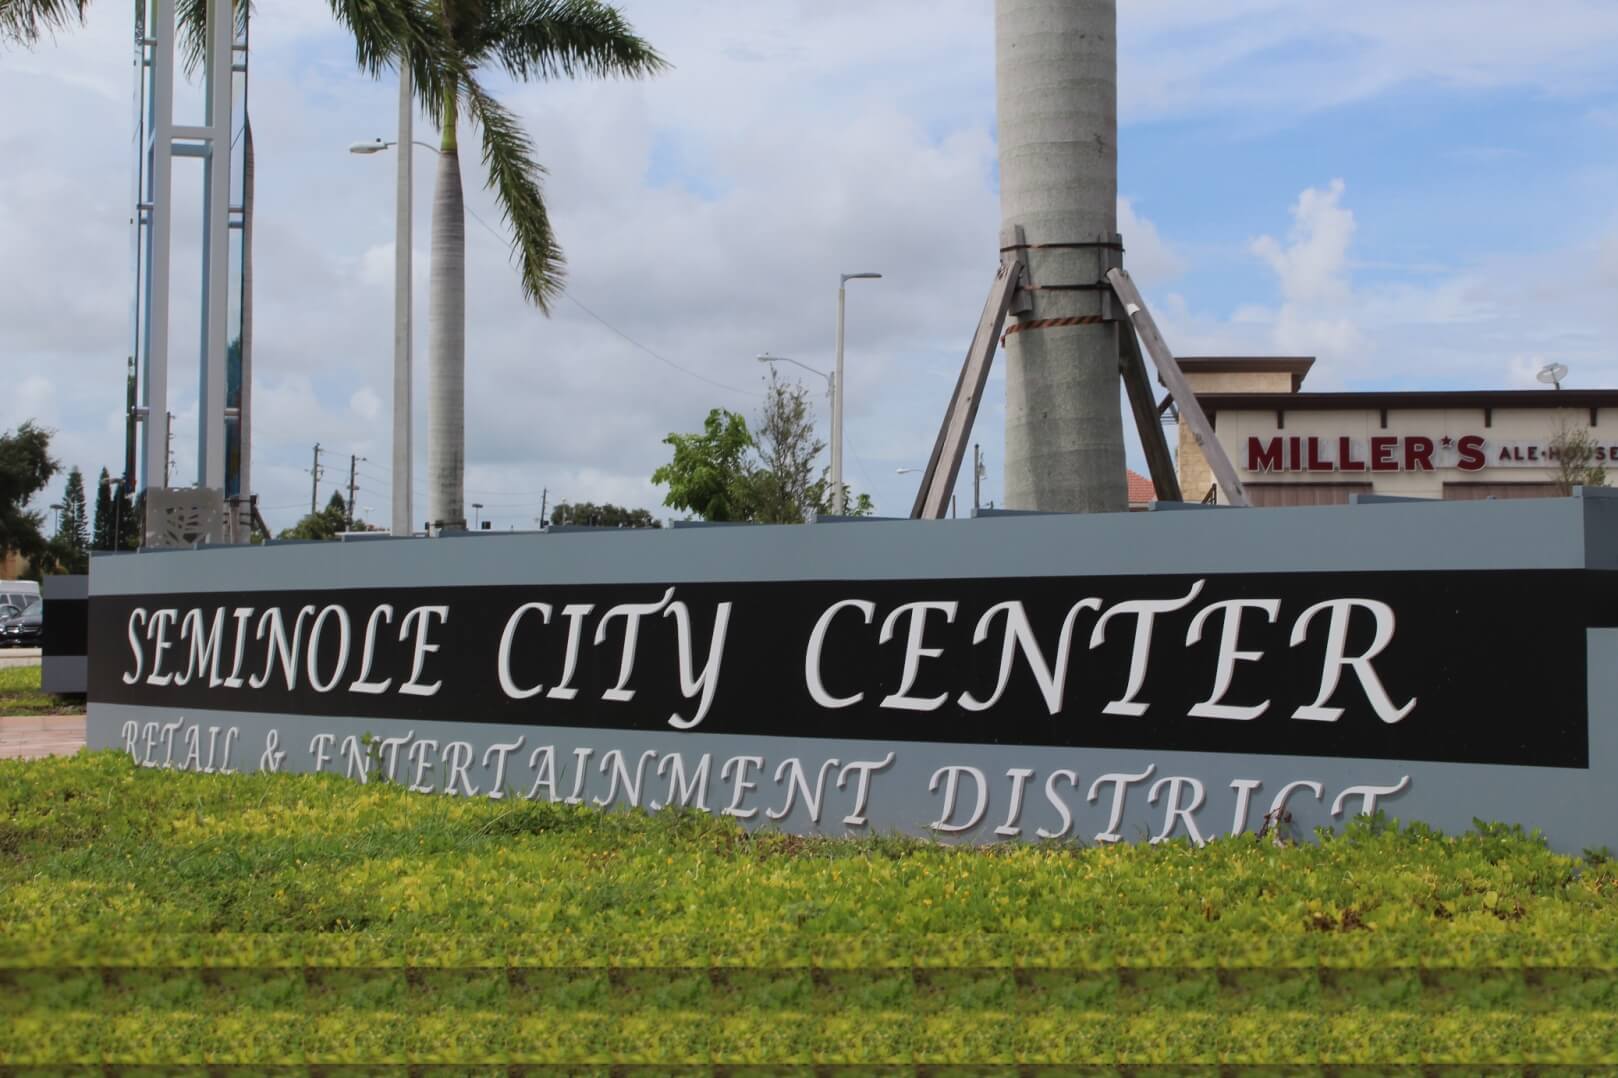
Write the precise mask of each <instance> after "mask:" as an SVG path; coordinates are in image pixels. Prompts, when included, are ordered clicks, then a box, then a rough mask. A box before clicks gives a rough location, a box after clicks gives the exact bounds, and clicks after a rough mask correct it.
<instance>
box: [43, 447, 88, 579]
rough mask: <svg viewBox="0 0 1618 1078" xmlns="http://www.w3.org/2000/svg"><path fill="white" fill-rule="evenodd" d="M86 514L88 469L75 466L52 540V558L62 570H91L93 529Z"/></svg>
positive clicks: (65, 490)
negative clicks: (86, 477)
mask: <svg viewBox="0 0 1618 1078" xmlns="http://www.w3.org/2000/svg"><path fill="white" fill-rule="evenodd" d="M85 516H86V513H85V508H84V473H83V472H81V471H79V470H78V469H77V468H73V469H71V470H69V471H68V473H67V486H66V487H65V488H64V489H63V491H62V512H61V515H60V516H58V517H57V521H56V535H55V536H54V537H53V538H52V539H51V542H50V556H51V559H52V560H53V561H55V562H56V567H57V569H59V570H60V571H61V572H64V573H86V572H89V571H90V529H89V526H88V524H87V523H86V521H85Z"/></svg>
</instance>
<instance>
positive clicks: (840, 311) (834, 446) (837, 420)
mask: <svg viewBox="0 0 1618 1078" xmlns="http://www.w3.org/2000/svg"><path fill="white" fill-rule="evenodd" d="M881 276H882V275H881V274H880V273H844V274H840V275H839V278H838V281H837V365H836V367H834V368H833V370H832V377H831V511H832V512H833V513H834V514H836V515H837V516H842V515H843V510H844V508H845V506H844V504H843V317H844V312H845V310H846V308H847V301H848V282H849V281H856V280H858V281H864V280H875V279H876V278H879V277H881Z"/></svg>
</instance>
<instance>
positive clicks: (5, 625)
mask: <svg viewBox="0 0 1618 1078" xmlns="http://www.w3.org/2000/svg"><path fill="white" fill-rule="evenodd" d="M44 636H45V604H44V603H43V602H41V601H40V600H39V599H37V598H36V599H34V600H33V601H32V602H31V603H29V604H28V605H27V606H25V607H23V608H22V610H21V611H20V612H19V613H16V614H13V615H12V616H11V617H8V618H5V619H4V620H0V646H3V647H8V648H34V647H38V646H39V642H40V640H41V639H42V638H43V637H44Z"/></svg>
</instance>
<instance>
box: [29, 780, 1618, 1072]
mask: <svg viewBox="0 0 1618 1078" xmlns="http://www.w3.org/2000/svg"><path fill="white" fill-rule="evenodd" d="M1615 1012H1618V871H1615V866H1614V865H1613V864H1612V863H1611V862H1609V861H1607V860H1605V859H1603V858H1602V857H1600V856H1598V855H1594V854H1592V855H1590V856H1589V857H1587V858H1584V859H1580V858H1569V857H1564V856H1560V855H1557V854H1554V853H1552V852H1550V851H1549V850H1547V849H1546V848H1545V847H1544V845H1543V844H1542V843H1540V842H1538V841H1537V840H1535V839H1534V838H1532V837H1531V836H1524V835H1522V834H1521V833H1520V832H1514V831H1509V830H1505V829H1501V828H1486V829H1484V830H1483V831H1482V832H1481V833H1474V834H1470V835H1465V836H1456V837H1446V836H1442V835H1438V834H1436V833H1433V832H1431V831H1428V830H1426V829H1423V828H1420V827H1407V828H1400V827H1397V826H1392V825H1389V824H1386V823H1384V822H1382V821H1375V822H1373V821H1362V822H1360V823H1358V824H1356V825H1355V826H1353V827H1351V828H1350V829H1349V830H1348V833H1347V834H1344V835H1339V836H1335V837H1329V838H1326V839H1325V840H1323V841H1321V842H1319V843H1318V844H1309V845H1299V846H1290V847H1285V848H1277V847H1275V846H1272V845H1270V844H1269V843H1267V842H1261V841H1259V840H1256V839H1252V838H1243V839H1235V840H1221V841H1219V842H1216V843H1214V844H1212V845H1210V846H1208V847H1207V848H1204V849H1200V850H1197V849H1192V848H1190V847H1189V846H1187V845H1183V844H1182V845H1163V846H1157V847H1149V846H1127V847H1099V848H1094V847H1092V848H1083V847H1078V846H1002V847H995V848H992V849H983V850H974V849H957V848H948V847H943V846H939V845H935V844H931V843H927V842H921V841H915V840H908V839H897V838H873V839H862V840H857V841H854V840H805V839H800V838H792V837H787V836H781V835H773V834H762V835H749V834H747V833H745V832H743V831H741V830H739V829H737V828H736V827H734V826H733V825H732V824H730V823H727V822H722V821H717V820H714V819H711V818H709V817H707V816H703V815H695V814H677V813H666V814H662V815H658V816H647V815H645V814H640V813H614V814H602V813H600V812H597V811H593V810H589V809H583V808H573V807H567V806H558V805H550V804H537V803H530V802H502V801H489V800H461V799H455V798H448V797H443V796H434V795H417V794H410V793H408V792H405V791H403V790H401V789H399V788H398V787H391V786H384V785H370V786H358V785H354V784H352V783H350V782H349V781H347V780H345V779H342V778H340V777H336V776H330V775H323V776H291V775H245V776H209V775H196V774H177V773H169V772H160V771H153V770H143V769H139V768H136V767H133V766H132V765H131V764H130V763H129V761H128V760H127V758H124V757H122V756H119V755H117V754H114V753H109V752H103V753H93V754H80V755H79V756H77V757H72V758H66V759H52V760H43V761H36V762H32V763H16V762H0V1067H7V1066H10V1067H22V1066H25V1065H29V1064H35V1063H59V1062H79V1063H86V1064H104V1063H110V1064H115V1065H117V1064H157V1065H165V1064H183V1063H193V1064H197V1063H211V1064H230V1063H234V1064H244V1065H245V1064H270V1063H278V1062H291V1063H300V1064H312V1063H319V1064H336V1063H342V1062H346V1061H381V1062H395V1063H415V1064H432V1063H442V1064H446V1065H461V1064H473V1063H476V1064H487V1065H490V1066H501V1065H505V1064H509V1063H554V1064H583V1065H591V1066H596V1065H599V1066H606V1065H608V1064H621V1063H634V1062H651V1061H659V1062H672V1063H683V1064H691V1065H710V1064H714V1063H723V1064H745V1063H762V1064H772V1065H775V1064H779V1065H793V1066H808V1065H839V1066H854V1067H857V1066H864V1065H877V1064H902V1065H913V1064H917V1063H927V1064H939V1063H946V1062H960V1063H981V1064H992V1065H998V1066H1011V1065H1016V1064H1028V1063H1036V1064H1037V1063H1056V1062H1062V1061H1089V1062H1095V1063H1103V1064H1108V1065H1120V1064H1130V1065H1170V1066H1180V1065H1195V1064H1224V1065H1245V1064H1261V1063H1286V1064H1297V1065H1301V1066H1304V1067H1306V1068H1312V1067H1319V1066H1323V1065H1328V1064H1332V1065H1336V1064H1347V1063H1360V1064H1369V1065H1376V1066H1391V1065H1414V1064H1422V1065H1450V1066H1456V1067H1461V1068H1465V1067H1468V1066H1471V1065H1475V1064H1481V1063H1484V1062H1489V1061H1501V1062H1509V1063H1514V1064H1519V1065H1527V1064H1535V1065H1540V1064H1551V1063H1558V1062H1560V1063H1571V1064H1577V1065H1581V1066H1587V1067H1593V1066H1598V1065H1603V1064H1614V1063H1618V1022H1615V1021H1614V1020H1613V1014H1614V1013H1615Z"/></svg>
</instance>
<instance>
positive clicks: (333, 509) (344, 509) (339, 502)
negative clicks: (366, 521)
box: [276, 491, 348, 539]
mask: <svg viewBox="0 0 1618 1078" xmlns="http://www.w3.org/2000/svg"><path fill="white" fill-rule="evenodd" d="M347 530H348V503H347V502H345V501H344V500H343V496H342V495H341V494H339V493H337V492H336V491H332V495H331V501H329V502H327V503H326V508H324V509H322V510H320V511H319V512H318V513H310V514H309V515H308V516H306V517H304V518H303V519H302V520H300V521H298V522H297V523H296V524H294V525H293V526H292V527H290V528H286V529H284V530H283V531H282V532H281V534H280V535H278V536H277V537H276V538H278V539H335V538H337V536H338V535H339V534H340V533H341V532H344V531H347Z"/></svg>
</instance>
